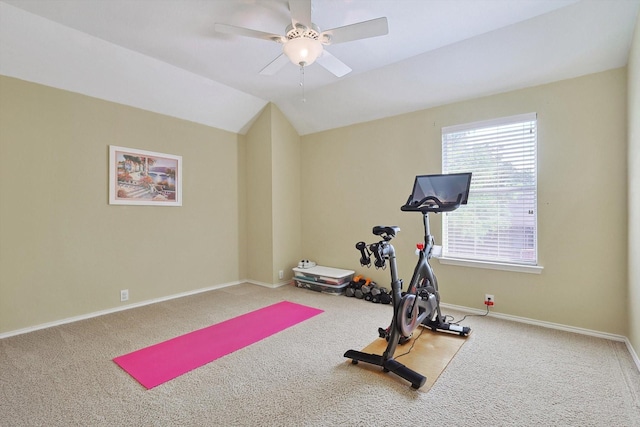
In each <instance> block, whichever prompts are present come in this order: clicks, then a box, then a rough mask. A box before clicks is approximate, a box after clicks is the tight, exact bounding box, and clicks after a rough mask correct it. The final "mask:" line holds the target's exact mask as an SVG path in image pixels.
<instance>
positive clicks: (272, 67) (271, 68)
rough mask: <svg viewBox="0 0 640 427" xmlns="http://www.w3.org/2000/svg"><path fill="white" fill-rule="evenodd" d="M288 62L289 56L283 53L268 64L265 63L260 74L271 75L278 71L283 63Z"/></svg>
mask: <svg viewBox="0 0 640 427" xmlns="http://www.w3.org/2000/svg"><path fill="white" fill-rule="evenodd" d="M289 62H291V61H289V58H287V55H285V54H284V53H283V54H281V55H280V56H278V57H277V58H276V59H274V60H273V61H271V62H270V63H269V65H267V66H266V67H264V68H263V69H262V70H260V74H262V75H263V76H272V75H274V74H275V73H277V72H278V71H280V69H281V68H282V67H284V66H285V65H287V63H289Z"/></svg>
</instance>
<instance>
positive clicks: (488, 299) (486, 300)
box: [484, 294, 496, 306]
mask: <svg viewBox="0 0 640 427" xmlns="http://www.w3.org/2000/svg"><path fill="white" fill-rule="evenodd" d="M495 303H496V299H495V298H494V297H493V295H490V294H484V305H486V306H493V305H494V304H495Z"/></svg>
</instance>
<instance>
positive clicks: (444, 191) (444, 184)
mask: <svg viewBox="0 0 640 427" xmlns="http://www.w3.org/2000/svg"><path fill="white" fill-rule="evenodd" d="M470 185H471V172H469V173H453V174H446V175H418V176H416V179H415V181H414V183H413V193H412V194H411V202H410V203H417V202H419V201H420V200H422V199H424V198H425V197H429V196H431V197H437V198H438V200H440V201H441V202H442V203H446V204H449V203H456V202H457V201H458V196H459V195H462V197H461V200H460V204H462V205H466V204H467V199H468V198H469V186H470Z"/></svg>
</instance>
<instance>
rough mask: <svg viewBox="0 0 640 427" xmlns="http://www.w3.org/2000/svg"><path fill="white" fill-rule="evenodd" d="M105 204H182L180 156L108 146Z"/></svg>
mask: <svg viewBox="0 0 640 427" xmlns="http://www.w3.org/2000/svg"><path fill="white" fill-rule="evenodd" d="M109 204H110V205H153V206H182V156H174V155H172V154H163V153H155V152H152V151H144V150H136V149H134V148H125V147H118V146H115V145H110V146H109Z"/></svg>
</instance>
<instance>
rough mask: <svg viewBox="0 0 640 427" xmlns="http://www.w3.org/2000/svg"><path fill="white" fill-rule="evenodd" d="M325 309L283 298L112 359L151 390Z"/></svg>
mask: <svg viewBox="0 0 640 427" xmlns="http://www.w3.org/2000/svg"><path fill="white" fill-rule="evenodd" d="M322 312H323V310H319V309H317V308H312V307H307V306H304V305H300V304H295V303H292V302H289V301H282V302H279V303H277V304H273V305H270V306H268V307H264V308H261V309H259V310H256V311H252V312H250V313H247V314H243V315H241V316H238V317H234V318H233V319H229V320H225V321H224V322H221V323H217V324H215V325H213V326H209V327H207V328H203V329H199V330H197V331H193V332H189V333H188V334H185V335H181V336H179V337H176V338H172V339H170V340H168V341H164V342H161V343H159V344H154V345H152V346H150V347H146V348H143V349H141V350H137V351H134V352H132V353H129V354H125V355H123V356H119V357H116V358H115V359H113V361H114V362H115V363H117V364H118V365H119V366H120V367H121V368H122V369H124V370H125V371H127V372H128V373H129V374H130V375H131V376H132V377H133V378H135V379H136V380H138V382H139V383H140V384H142V385H143V386H144V387H146V388H147V389H150V388H153V387H155V386H157V385H160V384H162V383H164V382H167V381H169V380H171V379H173V378H176V377H178V376H180V375H182V374H185V373H187V372H189V371H191V370H193V369H195V368H198V367H200V366H202V365H205V364H207V363H209V362H211V361H214V360H216V359H218V358H220V357H222V356H225V355H227V354H229V353H232V352H234V351H236V350H239V349H241V348H243V347H246V346H248V345H251V344H253V343H255V342H258V341H260V340H262V339H264V338H267V337H269V336H271V335H273V334H275V333H277V332H280V331H282V330H284V329H287V328H289V327H291V326H293V325H295V324H297V323H300V322H302V321H304V320H307V319H309V318H311V317H313V316H316V315H318V314H320V313H322Z"/></svg>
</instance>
